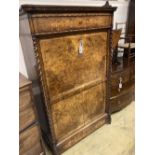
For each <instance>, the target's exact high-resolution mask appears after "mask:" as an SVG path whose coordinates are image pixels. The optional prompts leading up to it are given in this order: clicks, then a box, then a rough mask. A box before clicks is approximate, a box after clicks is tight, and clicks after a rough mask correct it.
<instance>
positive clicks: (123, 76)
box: [111, 70, 130, 88]
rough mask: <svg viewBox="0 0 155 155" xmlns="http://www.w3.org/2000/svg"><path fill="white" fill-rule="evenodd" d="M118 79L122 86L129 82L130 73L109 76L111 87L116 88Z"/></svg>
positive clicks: (127, 71)
mask: <svg viewBox="0 0 155 155" xmlns="http://www.w3.org/2000/svg"><path fill="white" fill-rule="evenodd" d="M120 79H121V80H122V84H124V83H127V82H129V80H130V71H129V70H126V71H124V72H122V73H116V74H113V75H112V76H111V86H112V87H115V88H118V87H119V83H120Z"/></svg>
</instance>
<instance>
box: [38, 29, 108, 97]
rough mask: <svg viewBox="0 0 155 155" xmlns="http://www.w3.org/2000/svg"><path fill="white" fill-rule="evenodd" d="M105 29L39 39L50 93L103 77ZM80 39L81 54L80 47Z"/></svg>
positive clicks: (53, 94)
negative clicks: (103, 30)
mask: <svg viewBox="0 0 155 155" xmlns="http://www.w3.org/2000/svg"><path fill="white" fill-rule="evenodd" d="M106 41H107V33H106V32H96V33H89V34H80V35H74V36H72V35H71V36H64V37H58V38H51V39H44V40H41V41H40V47H41V55H42V59H43V65H44V69H45V76H46V81H47V86H48V89H49V95H50V97H51V98H52V97H53V96H57V95H59V94H61V93H62V92H65V91H68V90H70V89H73V88H75V87H78V86H80V85H82V84H84V83H87V82H90V81H93V80H95V79H97V78H101V79H103V80H105V76H106V73H105V71H106V61H105V56H106V47H107V46H106ZM80 42H82V50H83V51H82V52H83V53H82V54H79V46H80Z"/></svg>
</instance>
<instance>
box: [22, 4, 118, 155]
mask: <svg viewBox="0 0 155 155" xmlns="http://www.w3.org/2000/svg"><path fill="white" fill-rule="evenodd" d="M115 10H116V8H114V7H111V6H109V4H108V3H106V4H105V5H104V6H102V7H71V6H70V7H66V6H65V7H63V6H44V5H39V6H37V5H23V6H22V7H21V10H20V37H21V44H22V47H23V51H24V53H28V52H33V51H34V53H35V61H36V67H37V69H38V74H37V75H38V76H37V77H39V79H40V82H41V90H42V94H43V97H44V105H45V108H44V109H42V111H44V112H46V114H47V122H48V123H47V125H48V127H47V128H49V132H46V131H44V130H43V129H42V133H43V137H44V138H45V141H46V142H47V143H48V145H49V147H50V148H51V150H52V152H53V154H54V155H59V154H61V153H62V152H64V151H65V150H66V149H68V148H70V147H71V146H73V145H74V144H75V143H77V142H78V141H80V140H81V139H83V138H84V137H86V136H87V135H88V134H90V133H91V132H93V131H95V130H96V129H97V128H99V127H101V126H102V125H103V124H105V123H110V121H111V120H110V111H109V108H110V104H109V99H110V94H109V93H110V89H109V81H110V74H109V73H110V67H111V66H110V61H111V31H112V21H113V12H114V11H115ZM32 46H33V48H34V50H32V49H30V48H31V47H32ZM31 54H32V53H30V54H29V55H31ZM25 55H26V54H25ZM29 58H30V57H29ZM25 60H28V56H27V57H26V58H25ZM30 65H31V62H30V61H29V62H28V63H27V67H28V68H31V66H30ZM31 70H35V67H34V68H32V69H31ZM31 75H32V72H31V71H30V72H29V76H30V77H32V78H34V79H35V75H34V76H33V75H32V76H31Z"/></svg>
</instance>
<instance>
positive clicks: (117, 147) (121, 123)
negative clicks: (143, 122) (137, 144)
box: [47, 102, 135, 155]
mask: <svg viewBox="0 0 155 155" xmlns="http://www.w3.org/2000/svg"><path fill="white" fill-rule="evenodd" d="M134 121H135V119H134V102H132V103H131V104H130V105H129V106H127V107H126V108H125V109H123V110H121V111H120V112H117V113H115V114H113V115H112V124H111V125H104V126H103V127H101V128H100V129H98V130H96V131H95V132H94V133H92V134H91V135H89V136H88V137H86V138H85V139H83V140H82V141H80V142H79V143H78V144H76V145H75V146H73V147H72V148H71V149H69V150H67V151H66V152H64V153H63V154H62V155H134ZM47 155H51V153H50V152H49V151H47Z"/></svg>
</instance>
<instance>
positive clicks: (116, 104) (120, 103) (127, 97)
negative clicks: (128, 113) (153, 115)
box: [111, 91, 134, 112]
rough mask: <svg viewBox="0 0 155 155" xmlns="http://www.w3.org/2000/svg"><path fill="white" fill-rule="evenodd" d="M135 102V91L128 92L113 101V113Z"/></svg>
mask: <svg viewBox="0 0 155 155" xmlns="http://www.w3.org/2000/svg"><path fill="white" fill-rule="evenodd" d="M133 100H134V91H131V92H128V93H126V94H123V95H121V96H119V97H118V98H116V99H112V100H111V112H115V111H118V110H121V109H122V108H124V107H125V106H127V105H128V104H130V103H131V102H132V101H133Z"/></svg>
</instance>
